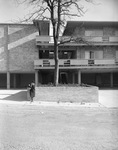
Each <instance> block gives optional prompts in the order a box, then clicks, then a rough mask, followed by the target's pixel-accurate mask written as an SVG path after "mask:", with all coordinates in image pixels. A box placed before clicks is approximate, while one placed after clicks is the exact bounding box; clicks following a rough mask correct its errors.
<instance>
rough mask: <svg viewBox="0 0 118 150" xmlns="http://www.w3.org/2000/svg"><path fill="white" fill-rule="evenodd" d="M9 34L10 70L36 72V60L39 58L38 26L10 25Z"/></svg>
mask: <svg viewBox="0 0 118 150" xmlns="http://www.w3.org/2000/svg"><path fill="white" fill-rule="evenodd" d="M8 34H9V36H8V39H9V43H8V50H9V70H10V71H22V72H34V65H33V64H34V60H35V59H38V50H37V47H36V44H35V38H36V35H38V30H37V28H36V27H35V26H33V25H16V26H15V25H13V26H11V25H10V26H9V27H8Z"/></svg>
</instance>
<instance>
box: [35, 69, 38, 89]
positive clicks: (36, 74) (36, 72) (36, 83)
mask: <svg viewBox="0 0 118 150" xmlns="http://www.w3.org/2000/svg"><path fill="white" fill-rule="evenodd" d="M35 85H36V86H38V70H35Z"/></svg>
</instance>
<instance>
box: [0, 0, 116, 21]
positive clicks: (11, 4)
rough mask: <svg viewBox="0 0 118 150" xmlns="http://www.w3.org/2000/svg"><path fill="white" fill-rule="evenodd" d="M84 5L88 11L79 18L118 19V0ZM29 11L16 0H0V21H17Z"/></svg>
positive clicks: (85, 19) (103, 0) (105, 0)
mask: <svg viewBox="0 0 118 150" xmlns="http://www.w3.org/2000/svg"><path fill="white" fill-rule="evenodd" d="M81 1H84V0H81ZM83 5H84V8H85V10H86V13H85V14H84V16H82V17H80V18H78V20H83V21H118V0H95V4H90V3H83ZM28 13H29V7H28V6H27V5H24V4H17V2H16V0H0V23H15V22H17V21H18V20H19V19H22V18H23V17H24V16H26V15H27V14H28Z"/></svg>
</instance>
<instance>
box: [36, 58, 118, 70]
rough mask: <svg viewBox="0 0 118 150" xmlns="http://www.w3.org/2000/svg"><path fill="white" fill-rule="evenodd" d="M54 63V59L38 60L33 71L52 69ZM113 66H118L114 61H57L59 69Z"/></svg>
mask: <svg viewBox="0 0 118 150" xmlns="http://www.w3.org/2000/svg"><path fill="white" fill-rule="evenodd" d="M54 65H55V62H54V59H40V60H35V61H34V69H41V68H42V69H43V68H47V67H48V68H50V67H54ZM112 65H113V66H115V65H118V64H117V62H116V61H115V59H109V60H106V59H102V60H97V59H95V60H91V59H89V60H88V59H82V60H78V59H60V60H59V67H62V68H63V67H68V68H69V67H70V68H72V67H83V66H86V67H87V66H112Z"/></svg>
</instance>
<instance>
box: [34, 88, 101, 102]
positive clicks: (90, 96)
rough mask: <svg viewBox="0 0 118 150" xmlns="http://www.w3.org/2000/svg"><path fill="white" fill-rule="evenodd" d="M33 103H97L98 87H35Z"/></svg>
mask: <svg viewBox="0 0 118 150" xmlns="http://www.w3.org/2000/svg"><path fill="white" fill-rule="evenodd" d="M34 101H53V102H58V101H60V102H98V87H94V86H92V87H36V95H35V98H34Z"/></svg>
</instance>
